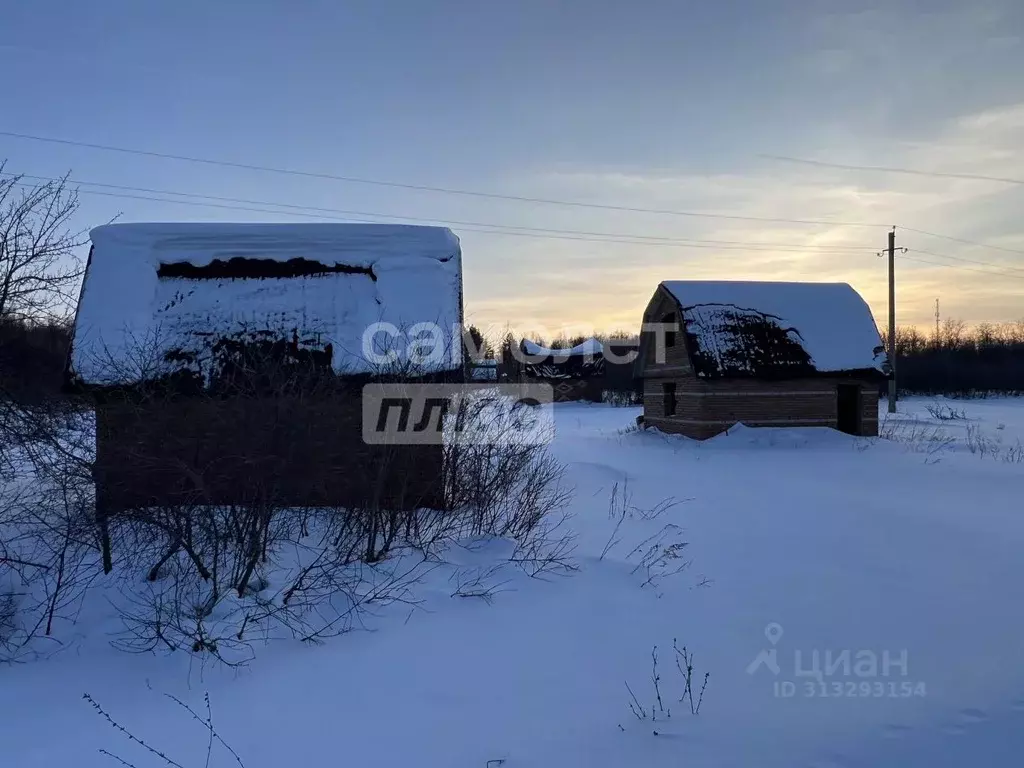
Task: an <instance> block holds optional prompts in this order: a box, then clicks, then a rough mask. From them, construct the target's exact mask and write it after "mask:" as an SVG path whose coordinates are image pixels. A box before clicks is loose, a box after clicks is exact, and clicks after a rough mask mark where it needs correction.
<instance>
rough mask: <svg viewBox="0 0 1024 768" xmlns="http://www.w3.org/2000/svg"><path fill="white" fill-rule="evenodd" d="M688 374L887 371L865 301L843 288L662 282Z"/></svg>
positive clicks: (767, 375)
mask: <svg viewBox="0 0 1024 768" xmlns="http://www.w3.org/2000/svg"><path fill="white" fill-rule="evenodd" d="M659 290H662V291H665V292H666V293H667V294H668V295H669V296H670V297H671V298H672V299H673V300H674V302H675V304H676V306H677V308H678V313H679V316H680V318H681V330H682V331H683V332H684V333H685V340H686V346H687V353H688V355H689V358H690V362H691V364H692V366H693V369H694V372H695V373H696V375H697V376H699V377H702V378H709V379H713V378H729V377H748V378H779V377H787V376H791V377H800V376H809V375H820V374H854V373H862V374H865V375H871V376H878V375H882V374H884V373H886V372H887V371H888V363H887V358H886V354H885V349H884V346H883V343H882V339H881V337H880V336H879V333H878V328H877V327H876V325H875V321H874V318H873V317H872V315H871V309H870V308H869V307H868V305H867V303H866V302H865V301H864V299H862V298H861V296H860V294H858V293H857V291H855V290H854V289H853V288H852V287H851V286H850V285H848V284H846V283H791V282H743V281H703V280H669V281H665V282H663V283H661V284H660V286H659Z"/></svg>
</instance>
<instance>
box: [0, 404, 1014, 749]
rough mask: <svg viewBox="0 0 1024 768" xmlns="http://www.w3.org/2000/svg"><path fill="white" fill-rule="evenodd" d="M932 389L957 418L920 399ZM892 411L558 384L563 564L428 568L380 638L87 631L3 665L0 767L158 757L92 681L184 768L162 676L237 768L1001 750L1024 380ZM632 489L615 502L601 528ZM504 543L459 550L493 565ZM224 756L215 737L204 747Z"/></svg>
mask: <svg viewBox="0 0 1024 768" xmlns="http://www.w3.org/2000/svg"><path fill="white" fill-rule="evenodd" d="M936 402H940V403H941V405H943V406H946V407H948V408H955V409H957V410H958V411H959V410H963V411H965V412H966V416H967V417H968V419H969V421H965V420H962V419H949V420H944V421H943V420H938V419H936V418H934V417H933V416H932V415H931V414H930V413H929V412H928V410H927V406H928V405H929V404H932V405H934V404H935V403H936ZM884 409H885V403H884V402H883V403H882V415H883V416H884ZM900 411H901V413H900V414H899V416H898V418H897V419H896V420H895V422H892V423H898V424H899V425H902V426H898V428H894V430H895V431H893V432H892V434H894V435H895V436H897V437H900V438H902V439H904V440H910V439H911V438H912V439H913V441H914V442H898V441H896V442H893V441H885V440H871V439H864V438H851V437H847V436H845V435H841V434H838V433H836V432H832V431H829V430H816V429H805V430H790V431H779V430H751V429H746V428H737V429H735V430H732V431H731V433H730V434H728V435H724V436H721V437H719V438H716V439H714V440H711V441H707V442H705V443H697V442H694V441H691V440H687V439H684V438H677V437H668V436H665V435H661V434H658V433H654V432H639V431H636V430H635V429H630V427H631V425H632V424H633V421H634V417H635V416H636V415H637V413H638V409H635V408H613V407H609V406H601V405H582V404H580V405H577V404H566V405H559V406H557V407H556V419H557V437H556V439H555V442H554V443H553V446H552V447H553V450H554V452H555V453H556V455H557V456H558V457H559V458H560V459H561V460H562V461H564V462H565V463H567V465H568V467H569V479H570V481H571V483H572V484H573V485H574V486H575V497H574V501H573V505H572V511H573V513H574V517H573V519H572V520H571V523H570V524H571V526H572V527H573V529H574V530H575V532H576V533H577V535H578V541H577V544H578V548H577V550H576V553H575V554H576V558H577V561H578V564H579V566H580V570H579V571H578V572H577V573H575V574H574V575H571V576H567V577H558V576H556V577H553V578H551V579H548V580H539V579H531V578H529V577H528V576H526V575H525V574H523V573H521V572H520V571H519V570H517V569H515V568H512V567H511V566H507V567H506V569H505V570H504V571H503V572H502V573H501V574H497V575H495V576H494V577H493V579H492V580H493V583H495V584H498V583H499V582H504V583H502V584H501V586H500V588H499V591H498V592H497V594H495V595H494V597H493V600H492V601H490V602H488V601H485V600H483V599H479V598H459V597H452V596H451V595H452V591H453V587H452V584H451V583H449V581H448V578H447V576H446V575H445V574H443V573H438V574H435V577H433V578H431V579H430V580H429V581H427V582H425V583H424V584H423V586H422V590H421V594H420V597H421V598H423V599H424V600H425V602H424V604H423V606H422V609H417V610H412V611H410V609H409V608H408V607H405V608H396V607H392V608H389V609H388V610H387V611H384V612H383V613H382V614H381V615H379V616H377V617H375V618H374V619H373V621H372V624H371V628H372V629H373V630H374V631H370V632H355V633H351V634H347V635H344V636H341V637H337V638H334V639H332V640H329V641H328V642H326V643H325V644H323V645H319V646H306V645H301V644H299V643H292V642H285V641H279V642H275V643H274V644H272V645H271V646H269V647H265V648H261V649H260V650H259V652H258V655H257V657H256V659H255V660H254V661H253V662H252V663H250V664H249V665H248V666H246V667H244V668H241V669H228V668H224V667H220V666H214V665H207V666H205V667H204V666H202V665H201V664H200V663H199V662H197V661H196V660H195V659H193V658H190V657H186V656H182V655H181V654H174V655H161V656H149V655H130V654H125V653H123V652H118V651H115V650H113V649H112V648H109V647H107V645H106V643H105V642H104V641H103V640H104V639H103V638H102V637H99V638H96V637H93V638H90V639H89V640H88V641H83V642H82V643H80V645H79V648H78V649H77V650H71V651H70V652H65V653H63V654H59V655H57V656H54V657H53V658H51V659H49V660H46V661H38V662H33V663H30V664H24V665H18V666H12V667H8V668H0V713H2V716H0V763H2V764H3V765H5V766H7V765H10V766H16V767H17V768H28V767H30V766H39V767H40V768H43V767H45V768H51V767H52V766H66V765H67V766H69V765H75V766H79V767H80V768H93V766H109V765H116V764H117V763H116V762H114V761H113V760H112V759H111V758H109V757H107V756H105V755H102V754H100V753H99V752H98V751H97V750H98V749H100V748H104V749H109V750H110V751H112V752H114V753H116V754H119V755H120V756H121V757H123V758H124V759H125V760H127V761H129V762H130V763H132V764H133V765H135V766H137V768H147V766H157V765H164V766H166V765H167V763H166V762H163V761H161V760H160V759H159V758H158V757H156V756H154V755H152V754H150V753H147V752H146V751H145V750H144V749H143V748H142V747H139V746H138V745H135V744H132V743H130V742H129V741H127V740H126V739H125V738H124V737H123V736H122V735H121V734H120V733H119V732H118V731H116V730H115V729H114V728H112V727H110V726H109V725H108V724H107V723H105V722H104V721H103V720H102V719H101V718H100V717H99V716H97V714H96V713H95V712H94V711H93V710H92V708H90V706H89V705H88V703H87V702H85V701H83V700H82V698H81V697H82V694H83V693H86V692H88V693H89V694H91V695H92V696H93V697H94V698H95V699H96V700H97V701H98V702H99V703H100V704H101V705H102V706H103V707H104V708H105V709H107V710H108V711H109V712H110V714H111V715H112V716H113V717H114V718H115V719H117V720H118V721H119V722H121V723H122V724H123V725H125V726H126V727H128V728H129V729H130V730H131V731H132V732H133V733H134V734H135V735H136V736H138V737H139V738H141V739H143V740H145V741H146V742H147V743H151V744H152V745H153V746H154V747H155V748H157V749H160V750H163V751H166V753H167V755H168V757H170V758H172V759H173V760H176V761H177V762H178V763H180V764H181V765H182V766H184V768H193V766H196V767H198V766H203V765H205V755H206V747H207V740H206V738H205V733H206V732H205V730H204V728H203V727H202V725H201V724H199V723H197V722H195V721H194V720H192V719H191V718H190V716H189V715H188V714H187V713H185V712H184V711H183V710H182V709H181V708H180V707H178V706H177V705H176V704H175V703H174V702H172V701H170V700H169V699H168V698H166V697H165V696H163V694H164V693H170V694H174V695H176V696H180V697H181V698H182V700H183V701H185V702H187V703H190V704H192V705H193V706H195V707H198V709H197V711H198V712H200V714H202V715H203V716H205V709H204V705H203V703H202V696H203V693H204V692H205V691H209V692H210V695H211V699H212V704H213V713H214V722H215V725H216V727H217V730H218V732H219V733H220V735H221V736H223V737H224V739H225V740H227V741H228V742H229V743H230V744H231V745H232V746H233V748H234V749H235V750H236V751H237V752H238V754H239V756H240V757H241V759H242V761H243V762H244V764H245V765H246V766H248V768H285V767H286V766H287V767H289V768H290V767H291V766H299V765H325V766H326V765H358V766H361V768H375V767H376V766H381V767H383V766H389V767H397V766H410V767H413V766H415V768H455V767H457V766H467V767H468V768H485V766H487V767H488V768H490V767H494V768H496V767H497V766H498V765H502V766H503V767H504V768H534V767H538V766H544V767H546V766H551V767H552V768H556V767H557V768H565V767H567V766H588V767H589V768H613V767H614V768H620V767H622V768H631V767H632V766H644V768H657V767H658V766H666V767H668V766H672V767H673V768H674V767H675V766H680V765H688V766H759V768H770V767H771V766H779V767H780V768H782V767H785V768H799V767H801V766H807V767H812V766H813V767H815V768H843V767H852V766H872V768H877V767H878V766H899V767H900V768H908V767H909V768H914V767H916V766H921V767H923V766H928V767H929V768H934V767H935V766H962V765H968V764H971V765H984V766H1011V765H1019V764H1020V761H1021V755H1024V666H1022V665H1021V649H1022V648H1024V613H1022V612H1021V602H1020V601H1021V594H1022V592H1021V589H1022V584H1024V557H1022V552H1024V505H1022V490H1024V461H1022V462H1018V461H1016V460H1015V459H1014V455H1015V454H1014V453H1013V450H1012V449H1013V446H1014V445H1016V441H1017V440H1018V439H1019V440H1024V401H1022V400H1013V399H998V400H985V401H934V400H930V399H929V400H909V401H906V402H903V403H901V404H900ZM943 413H944V415H949V414H948V413H946V412H943ZM957 415H959V414H957ZM968 425H971V426H970V427H968ZM1000 425H1002V426H1000ZM889 426H891V423H890V425H889ZM938 430H941V431H942V433H943V434H945V435H946V437H942V436H941V435H940V434H939V432H938ZM979 435H982V436H987V437H986V439H987V440H988V442H987V443H986V445H988V446H989V448H988V449H987V450H985V451H984V452H982V451H979V450H977V446H978V440H979V437H978V436H979ZM972 445H973V446H974V448H975V449H974V450H973V452H972ZM613 488H614V489H615V497H616V501H617V502H618V503H617V504H612V505H611V506H612V507H613V514H609V508H610V500H611V497H612V493H613ZM624 488H625V489H626V493H627V495H628V497H629V499H630V505H631V507H632V508H633V509H632V512H631V513H630V514H627V515H626V516H625V519H623V520H622V522H621V524H618V515H617V514H615V513H614V510H616V509H617V510H619V511H621V501H622V498H623V495H622V492H623V489H624ZM616 526H618V527H616ZM676 526H678V527H676ZM652 537H653V538H652ZM682 540H685V541H686V542H688V546H687V547H685V548H684V549H682V554H683V558H682V559H678V560H674V561H672V563H671V564H670V567H669V568H668V570H666V572H665V574H664V575H663V576H662V577H656V578H655V579H654V580H653V582H651V583H647V584H646V585H645V581H648V575H649V574H648V571H647V570H646V569H645V568H643V567H641V568H639V569H638V568H637V563H638V561H639V560H640V559H642V557H643V553H644V552H645V551H647V547H648V545H644V544H643V542H645V541H652V542H656V543H658V544H659V548H658V550H657V551H658V552H661V551H663V550H664V548H665V547H667V546H670V545H671V543H672V542H674V541H682ZM638 545H640V550H639V554H631V553H632V552H633V551H634V550H635V549H636V548H637V547H638ZM504 549H505V548H504V545H502V544H501V543H500V542H493V543H491V544H488V545H486V546H483V547H480V548H477V549H475V550H473V551H468V550H467V551H458V552H454V553H452V557H453V558H454V559H457V560H458V561H459V563H460V564H461V565H463V566H467V565H472V564H479V565H480V566H482V567H487V566H488V565H490V564H491V563H495V562H500V561H501V560H502V555H503V554H507V553H505V552H504V551H503V550H504ZM603 552H604V556H603V557H602V553H603ZM686 561H690V565H689V567H688V568H686V569H685V570H682V571H681V572H679V573H675V574H672V573H671V571H672V570H673V569H674V568H675V567H676V566H678V565H680V564H682V563H683V562H686ZM654 573H655V574H657V570H655V571H654ZM674 640H675V641H676V642H677V643H678V646H679V647H680V648H682V647H683V646H684V645H685V646H686V647H687V649H689V651H692V652H693V653H694V654H695V659H694V662H693V665H694V673H693V681H694V688H695V689H696V690H695V691H694V696H695V697H699V695H700V691H699V686H700V685H701V684H702V683H703V679H704V673H705V672H707V673H710V678H709V681H708V684H707V688H706V690H705V692H704V697H703V701H702V703H701V708H700V713H699V714H697V715H692V714H691V713H690V704H689V702H687V703H685V704H682V703H679V701H678V699H679V698H680V696H681V694H682V686H681V680H682V676H681V674H680V672H679V671H678V670H677V668H676V666H675V661H674V651H673V641H674ZM654 646H657V655H658V661H659V666H658V670H659V673H660V684H659V687H660V690H661V694H662V701H663V706H664V708H665V709H666V710H669V709H670V710H671V718H668V719H666V718H665V716H664V714H659V715H658V721H657V722H652V721H651V720H650V719H647V720H641V719H638V717H636V716H635V715H634V714H633V713H632V712H631V709H630V702H631V694H630V692H629V690H631V691H632V692H633V694H635V695H636V698H637V700H638V703H636V704H634V705H633V706H634V707H637V706H639V707H642V708H643V710H644V712H645V713H646V714H647V715H648V717H649V716H650V714H651V713H652V711H653V710H655V709H660V708H659V707H658V705H657V703H656V693H655V690H654V686H653V683H652V649H653V648H654ZM816 660H817V662H816ZM815 670H818V671H820V673H821V674H820V677H819V676H817V675H815V674H814V672H815ZM627 684H628V686H629V690H627ZM655 731H657V732H658V735H655V733H654V732H655ZM502 761H503V762H502ZM236 764H237V763H235V761H234V758H233V757H231V756H230V754H228V753H227V752H226V751H223V750H222V751H219V752H218V751H217V750H216V749H215V750H214V761H213V762H212V763H211V765H213V766H217V767H218V768H219V767H220V766H227V765H236Z"/></svg>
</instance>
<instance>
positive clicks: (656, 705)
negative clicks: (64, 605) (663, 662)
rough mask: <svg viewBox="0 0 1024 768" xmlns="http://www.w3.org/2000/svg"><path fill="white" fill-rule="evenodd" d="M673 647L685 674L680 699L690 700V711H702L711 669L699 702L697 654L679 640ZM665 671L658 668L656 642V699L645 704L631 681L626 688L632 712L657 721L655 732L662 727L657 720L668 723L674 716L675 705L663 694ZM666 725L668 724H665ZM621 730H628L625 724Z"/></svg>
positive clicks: (653, 671) (653, 692) (653, 657)
mask: <svg viewBox="0 0 1024 768" xmlns="http://www.w3.org/2000/svg"><path fill="white" fill-rule="evenodd" d="M672 649H673V650H674V651H675V660H676V669H677V670H678V671H679V675H680V678H681V681H680V686H681V687H682V689H683V690H682V694H681V695H680V697H679V699H678V701H679V703H681V704H682V703H686V702H687V701H689V705H690V714H691V715H698V714H700V706H701V704H702V703H703V701H704V691H705V689H706V688H707V686H708V681H709V680H710V678H711V674H710V673H705V674H704V682H703V684H702V685H701V689H700V692H699V694H698V696H697V700H696V702H695V701H694V700H693V673H694V667H693V654H692V653H688V652H687V650H686V647H685V646H683V648H682V649H680V648H679V647H678V644H677V642H676V641H675V640H673V641H672ZM661 684H662V679H661V672H660V671H659V669H658V646H656V645H655V646H654V647H653V648H652V649H651V695H652V702H651V704H650V706H649V707H645V706H644V705H643V704H642V703H641V702H640V699H639V698H637V695H636V693H634V691H633V689H632V688H631V687H630V685H629V682H628V681H627V682H626V683H625V685H626V691H627V692H628V693H629V699H628V700H627V701H626V705H627V706H628V707H629V711H630V712H631V713H632V715H633V717H635V718H636V719H637V720H638V721H640V722H650V723H652V724H654V727H653V729H652V732H653V734H654V735H655V736H659V735H661V732H660V731H659V730H658V728H659V726H658V725H657V723H659V722H662V723H665V722H667V721H669V720H671V719H672V708H671V707H670V706H669V707H667V706H665V700H664V698H663V697H662V690H661ZM661 727H664V726H661ZM619 728H620V730H625V728H623V727H622V725H619Z"/></svg>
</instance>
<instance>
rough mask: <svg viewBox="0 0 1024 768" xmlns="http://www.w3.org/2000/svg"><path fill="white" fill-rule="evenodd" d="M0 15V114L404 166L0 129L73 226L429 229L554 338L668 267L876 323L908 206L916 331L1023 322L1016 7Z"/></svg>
mask: <svg viewBox="0 0 1024 768" xmlns="http://www.w3.org/2000/svg"><path fill="white" fill-rule="evenodd" d="M0 18H2V19H3V24H2V26H0V72H3V73H4V81H5V87H4V97H5V101H6V106H5V108H4V109H2V110H0V133H7V134H10V133H17V134H22V135H28V136H36V137H43V138H51V139H61V140H69V141H74V142H84V143H91V144H101V145H105V146H113V147H121V148H128V149H135V150H144V151H148V152H156V153H164V154H174V155H182V156H190V157H198V158H206V159H210V160H216V161H224V162H229V163H240V164H245V165H259V166H268V167H274V168H281V169H292V170H298V171H306V172H312V173H318V174H325V175H330V176H344V177H347V178H358V179H363V180H364V181H374V182H381V181H383V182H388V183H390V184H397V185H398V186H388V185H382V184H371V183H354V182H351V181H341V180H338V179H324V178H310V177H308V176H301V175H295V174H283V173H270V172H266V171H257V170H249V169H241V168H231V167H224V166H220V165H215V164H200V163H192V162H183V161H178V160H170V159H165V158H157V157H152V156H140V155H133V154H128V153H123V152H120V153H119V152H111V151H104V150H99V149H96V148H89V147H81V146H72V145H66V144H56V143H52V142H43V141H38V140H32V139H26V138H16V137H13V136H9V135H0V160H3V159H6V161H7V166H6V170H7V172H15V173H24V174H28V175H31V176H37V177H52V176H57V175H61V174H64V173H67V172H68V171H70V172H71V177H72V179H75V180H76V181H79V182H81V186H80V189H81V192H82V195H81V200H82V206H81V209H80V211H79V213H78V219H77V223H79V224H80V226H82V227H91V226H95V225H98V224H103V223H106V222H107V221H109V220H111V219H112V218H113V217H115V216H118V217H119V218H118V220H119V221H232V220H234V221H293V222H294V221H315V220H317V218H318V217H320V218H323V217H333V219H335V220H336V219H339V218H340V219H353V220H370V221H373V220H376V221H402V220H405V221H409V222H410V223H439V224H446V225H449V226H451V228H452V229H453V231H455V233H456V234H458V235H459V237H460V239H461V241H462V247H463V269H464V279H465V306H466V315H467V320H468V321H470V322H473V323H475V324H477V325H479V326H481V327H482V328H485V329H486V328H491V329H500V328H502V327H504V326H506V325H511V326H512V327H514V328H517V329H520V330H531V331H534V332H536V333H537V334H538V335H544V336H545V337H547V338H550V337H552V336H554V335H556V334H557V333H558V332H560V331H565V332H569V333H570V335H571V334H572V333H573V332H584V333H585V332H587V331H588V330H590V329H592V330H613V329H628V330H634V329H636V328H637V327H638V326H639V323H640V318H641V315H642V313H643V309H644V307H645V305H646V304H647V301H648V300H649V299H650V297H651V295H652V294H653V292H654V290H655V288H656V287H657V284H658V282H660V281H661V280H670V279H729V280H739V279H754V280H805V281H843V282H849V283H850V284H852V285H853V286H854V287H855V288H856V289H857V290H859V291H860V292H861V294H862V295H863V296H864V297H865V299H866V300H867V301H868V303H869V304H870V306H871V308H872V311H873V313H874V315H875V319H876V321H877V322H878V324H879V325H880V326H882V325H884V324H885V322H886V318H887V303H886V302H887V272H886V259H884V258H878V257H877V252H878V251H880V250H881V249H883V248H884V247H885V245H886V239H887V231H888V230H889V229H891V227H892V226H896V228H897V229H896V233H897V234H896V236H897V245H898V246H902V247H906V248H908V249H909V250H908V251H907V252H906V253H905V254H903V253H900V254H898V255H897V268H896V280H897V321H898V322H899V323H900V324H908V325H909V324H914V325H918V326H921V327H923V328H928V327H931V326H932V325H933V324H934V322H935V319H934V312H935V300H936V299H939V300H940V309H941V313H942V316H943V317H955V318H959V319H962V320H964V321H965V322H967V323H968V324H975V323H979V322H983V321H989V322H999V321H1010V320H1016V319H1020V318H1024V216H1022V215H1021V212H1022V211H1024V3H1020V2H1019V0H976V1H973V2H945V0H935V1H934V2H929V1H927V0H917V2H909V1H904V0H886V1H884V2H877V3H859V2H855V1H853V0H850V1H849V2H844V1H842V0H837V1H836V2H828V1H826V0H821V1H814V0H805V1H804V2H796V1H795V0H793V1H790V2H785V1H783V2H776V1H774V0H739V1H737V2H722V3H710V2H691V1H689V0H638V2H635V3H622V2H618V1H617V0H564V1H562V2H556V0H517V2H505V3H498V2H480V1H479V0H351V1H349V2H340V1H328V0H296V1H295V2H291V3H285V2H272V1H271V0H247V1H246V2H242V0H233V1H231V2H229V1H227V0H221V1H220V2H209V0H206V1H199V0H176V2H173V3H172V2H144V1H143V2H140V1H139V0H131V1H129V0H103V2H96V3H82V2H78V1H77V0H32V1H31V2H28V1H27V0H26V1H24V2H23V1H21V0H0ZM779 157H788V158H796V159H804V160H807V159H810V160H815V161H820V162H825V163H832V164H840V165H853V166H885V167H890V168H902V169H910V170H915V171H922V172H924V173H923V174H908V173H893V172H882V171H874V170H858V169H852V170H851V169H843V168H835V167H831V166H819V165H810V164H806V163H796V162H792V161H791V160H780V159H778V158H779ZM928 174H964V175H968V176H992V177H999V178H1003V179H1007V181H996V180H984V179H965V178H949V177H944V176H941V175H928ZM99 184H105V185H114V186H115V187H116V186H119V187H133V188H136V191H132V190H124V189H115V188H113V187H112V186H106V187H101V186H96V185H99ZM403 185H404V186H403ZM416 186H419V187H422V186H428V187H434V188H441V189H447V190H464V191H472V192H480V193H487V194H490V195H497V196H499V197H487V196H486V195H464V194H451V193H445V192H439V191H426V190H417V189H411V188H410V187H416ZM138 189H145V190H158V191H159V192H160V193H159V194H157V193H154V192H139V191H137V190H138ZM171 192H177V193H187V194H188V195H192V196H191V197H185V196H181V195H178V196H175V195H171V194H168V193H171ZM115 195H119V196H115ZM195 195H206V196H209V197H222V198H232V199H235V200H246V201H255V203H257V204H252V203H250V204H241V203H228V202H224V201H215V200H210V199H209V197H207V198H205V199H203V198H197V197H195ZM509 197H512V198H529V199H530V200H533V201H535V200H546V201H562V202H572V203H583V204H586V205H557V204H553V203H551V202H545V203H541V202H530V201H525V200H522V199H518V200H513V199H507V198H509ZM139 198H150V199H139ZM153 198H156V199H153ZM211 203H213V204H214V205H211ZM280 204H285V205H288V206H293V207H292V208H289V209H286V208H281V207H280ZM218 205H219V206H222V207H215V206H218ZM601 206H604V207H601ZM240 208H250V209H251V208H256V209H260V210H240ZM313 208H317V209H330V210H328V211H324V210H319V211H313V210H310V209H313ZM623 208H628V209H632V210H621V209H623ZM655 211H657V212H655ZM295 214H301V215H295ZM681 214H700V215H681ZM389 217H391V218H389ZM725 217H734V218H725ZM762 219H775V221H763V220H762ZM778 219H797V220H801V221H808V220H810V221H814V222H826V223H816V224H798V223H793V222H785V221H777V220H778ZM511 228H515V229H511ZM912 230H918V231H912ZM922 232H927V233H933V234H922ZM935 235H942V236H944V237H937V236H935ZM951 238H952V239H951ZM709 241H710V242H709ZM960 241H970V242H960Z"/></svg>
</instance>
